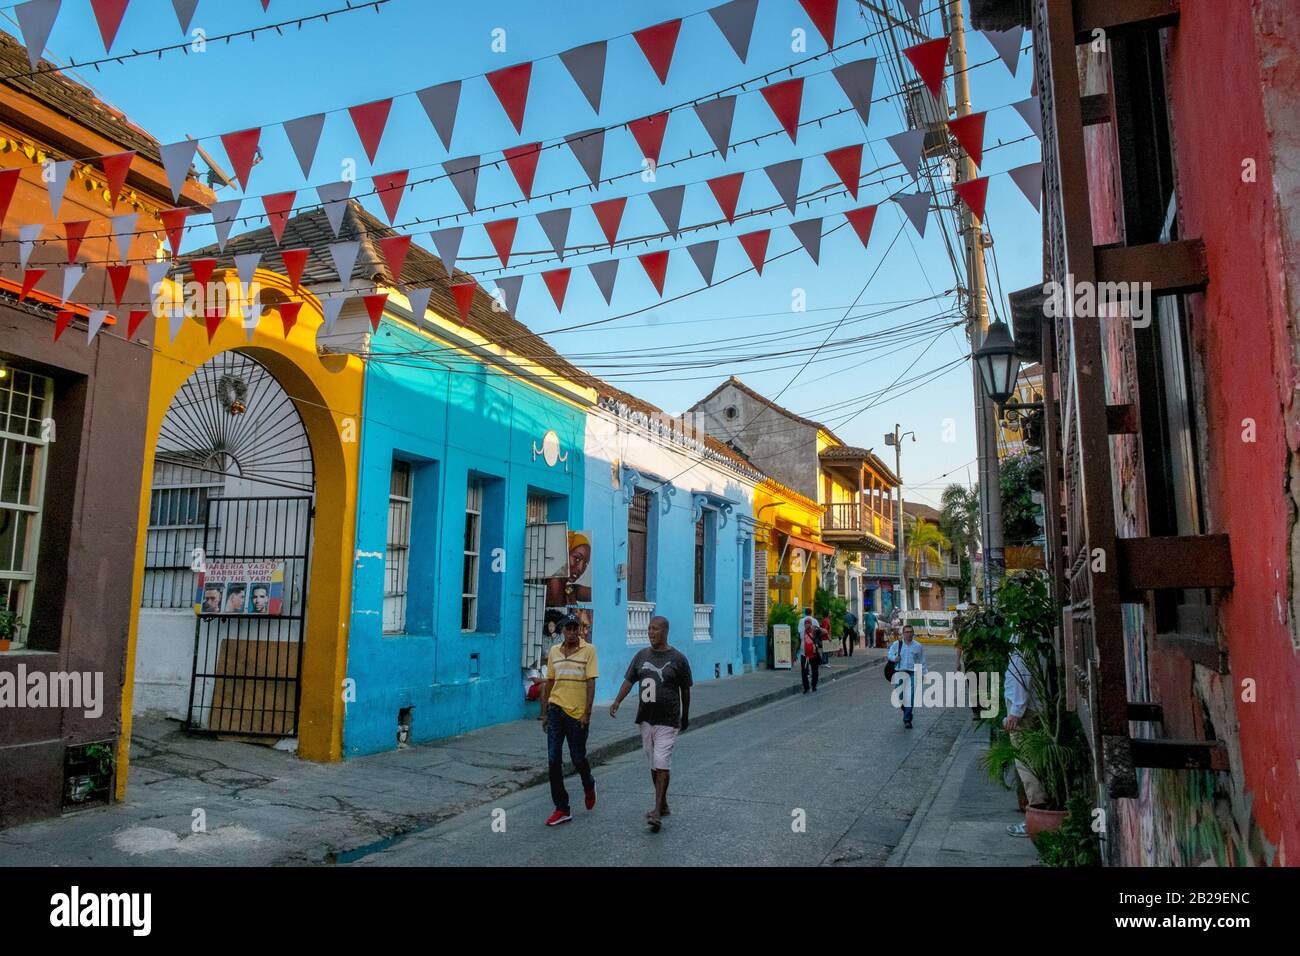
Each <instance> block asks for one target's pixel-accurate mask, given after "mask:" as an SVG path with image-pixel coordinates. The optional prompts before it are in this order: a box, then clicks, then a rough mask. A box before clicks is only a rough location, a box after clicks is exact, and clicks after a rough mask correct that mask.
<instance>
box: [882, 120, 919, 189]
mask: <svg viewBox="0 0 1300 956" xmlns="http://www.w3.org/2000/svg"><path fill="white" fill-rule="evenodd" d="M885 142H886V143H888V144H889V148H890V149H892V150H893V151H894V155H895V156H897V157H898V161H899V162H900V163H902V164H903V169H905V170H907V174H908V175H909V176H911V177H912V178H913V179H915V180H917V181H918V182H919V181H920V178H921V177H920V171H921V150H922V149H924V148H925V130H923V129H905V130H903V132H901V133H895V134H894V135H893V136H886V137H885Z"/></svg>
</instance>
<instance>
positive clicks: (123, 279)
mask: <svg viewBox="0 0 1300 956" xmlns="http://www.w3.org/2000/svg"><path fill="white" fill-rule="evenodd" d="M130 278H131V267H130V266H109V267H108V281H109V284H110V285H111V286H112V287H113V304H114V305H115V306H117V307H118V308H119V309H120V308H122V296H123V294H124V293H125V292H126V284H127V282H128V281H129V280H130Z"/></svg>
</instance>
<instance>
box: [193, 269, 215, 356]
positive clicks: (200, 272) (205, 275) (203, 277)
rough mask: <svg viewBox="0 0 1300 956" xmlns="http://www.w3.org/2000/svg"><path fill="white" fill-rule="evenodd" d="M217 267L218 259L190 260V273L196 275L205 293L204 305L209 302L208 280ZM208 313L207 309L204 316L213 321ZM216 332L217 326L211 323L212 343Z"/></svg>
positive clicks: (210, 334) (209, 338)
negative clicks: (213, 334)
mask: <svg viewBox="0 0 1300 956" xmlns="http://www.w3.org/2000/svg"><path fill="white" fill-rule="evenodd" d="M216 265H217V260H216V259H191V260H190V271H191V272H193V273H194V281H195V282H197V283H198V284H199V288H200V289H202V291H203V301H204V303H206V302H207V301H208V280H209V279H211V278H212V270H213V269H214V268H215V267H216ZM208 311H209V310H207V309H206V308H205V310H204V315H206V316H207V318H208V319H209V320H211V319H212V318H213V316H212V315H210V314H208ZM217 321H220V317H219V316H218V317H217ZM215 330H216V329H215V325H214V324H213V323H212V322H211V321H209V323H208V341H209V342H211V341H212V333H213V332H214V331H215Z"/></svg>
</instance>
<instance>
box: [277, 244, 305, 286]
mask: <svg viewBox="0 0 1300 956" xmlns="http://www.w3.org/2000/svg"><path fill="white" fill-rule="evenodd" d="M308 251H309V250H307V249H283V250H281V251H280V258H281V259H283V260H284V274H285V275H287V276H288V277H289V285H291V286H293V287H294V288H295V289H296V288H298V283H299V282H301V281H302V270H303V269H305V268H306V267H307V254H308Z"/></svg>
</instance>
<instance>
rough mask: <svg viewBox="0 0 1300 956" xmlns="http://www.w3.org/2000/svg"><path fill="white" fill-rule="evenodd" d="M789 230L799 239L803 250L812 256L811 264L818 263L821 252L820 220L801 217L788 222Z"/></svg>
mask: <svg viewBox="0 0 1300 956" xmlns="http://www.w3.org/2000/svg"><path fill="white" fill-rule="evenodd" d="M790 231H791V232H793V233H794V237H795V238H796V239H798V240H799V244H800V245H801V246H803V248H804V251H805V252H807V253H808V255H809V256H810V257H811V258H812V261H813V264H814V265H818V264H820V262H821V253H822V221H821V219H820V218H817V219H803V220H800V221H799V222H792V223H790Z"/></svg>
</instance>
